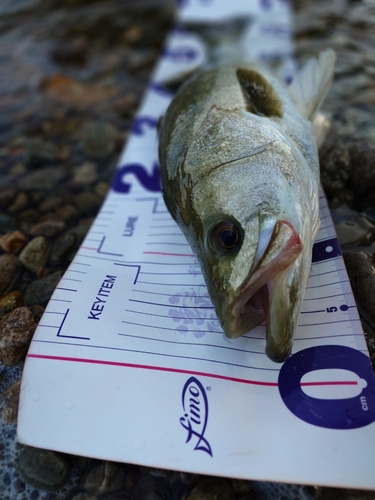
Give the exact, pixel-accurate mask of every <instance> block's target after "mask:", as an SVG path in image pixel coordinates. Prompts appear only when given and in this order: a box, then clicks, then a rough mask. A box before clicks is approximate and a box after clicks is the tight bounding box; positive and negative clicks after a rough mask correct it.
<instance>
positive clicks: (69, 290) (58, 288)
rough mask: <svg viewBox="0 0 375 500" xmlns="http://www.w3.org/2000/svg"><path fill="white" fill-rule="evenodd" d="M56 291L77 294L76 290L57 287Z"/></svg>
mask: <svg viewBox="0 0 375 500" xmlns="http://www.w3.org/2000/svg"><path fill="white" fill-rule="evenodd" d="M56 290H65V291H66V292H77V291H78V290H73V289H72V288H62V287H60V286H57V287H56Z"/></svg>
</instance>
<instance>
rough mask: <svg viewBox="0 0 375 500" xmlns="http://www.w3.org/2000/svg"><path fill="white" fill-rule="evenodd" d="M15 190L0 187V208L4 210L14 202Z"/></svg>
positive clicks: (12, 187) (9, 187)
mask: <svg viewBox="0 0 375 500" xmlns="http://www.w3.org/2000/svg"><path fill="white" fill-rule="evenodd" d="M16 194H17V190H16V188H15V187H14V186H0V208H5V207H7V206H8V205H10V203H11V202H12V201H13V200H14V198H15V196H16Z"/></svg>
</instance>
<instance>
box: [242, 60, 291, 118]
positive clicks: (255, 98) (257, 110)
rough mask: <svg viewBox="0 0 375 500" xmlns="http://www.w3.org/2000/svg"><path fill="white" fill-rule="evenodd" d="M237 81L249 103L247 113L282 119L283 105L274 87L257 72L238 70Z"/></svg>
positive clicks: (245, 69) (244, 69)
mask: <svg viewBox="0 0 375 500" xmlns="http://www.w3.org/2000/svg"><path fill="white" fill-rule="evenodd" d="M236 75H237V79H238V82H239V84H240V85H241V89H242V93H243V96H244V98H245V100H246V103H247V111H250V113H254V114H255V115H260V116H267V117H268V118H270V117H271V116H277V117H279V118H282V116H283V112H282V104H281V101H280V99H279V98H278V97H277V95H276V92H275V91H274V89H273V87H272V86H271V85H270V84H269V83H268V82H267V80H266V79H265V78H264V77H263V76H262V75H261V74H259V73H258V72H257V71H254V70H252V69H247V68H238V69H237V71H236Z"/></svg>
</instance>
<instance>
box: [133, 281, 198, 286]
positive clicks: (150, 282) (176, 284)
mask: <svg viewBox="0 0 375 500" xmlns="http://www.w3.org/2000/svg"><path fill="white" fill-rule="evenodd" d="M138 283H141V284H142V285H160V286H163V287H164V286H179V287H183V286H189V287H195V286H202V284H200V285H195V284H190V283H187V284H186V283H184V284H181V283H155V282H152V281H138Z"/></svg>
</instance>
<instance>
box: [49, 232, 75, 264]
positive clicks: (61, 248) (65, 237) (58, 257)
mask: <svg viewBox="0 0 375 500" xmlns="http://www.w3.org/2000/svg"><path fill="white" fill-rule="evenodd" d="M76 241H77V235H76V234H75V233H74V232H67V233H64V234H62V235H61V236H60V237H59V238H58V239H57V240H56V241H55V242H54V244H53V245H52V248H51V253H50V255H49V258H48V262H49V263H50V264H52V265H58V264H61V263H62V262H64V260H65V259H66V258H67V257H68V255H69V253H71V252H72V251H73V249H74V248H75V246H76Z"/></svg>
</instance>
